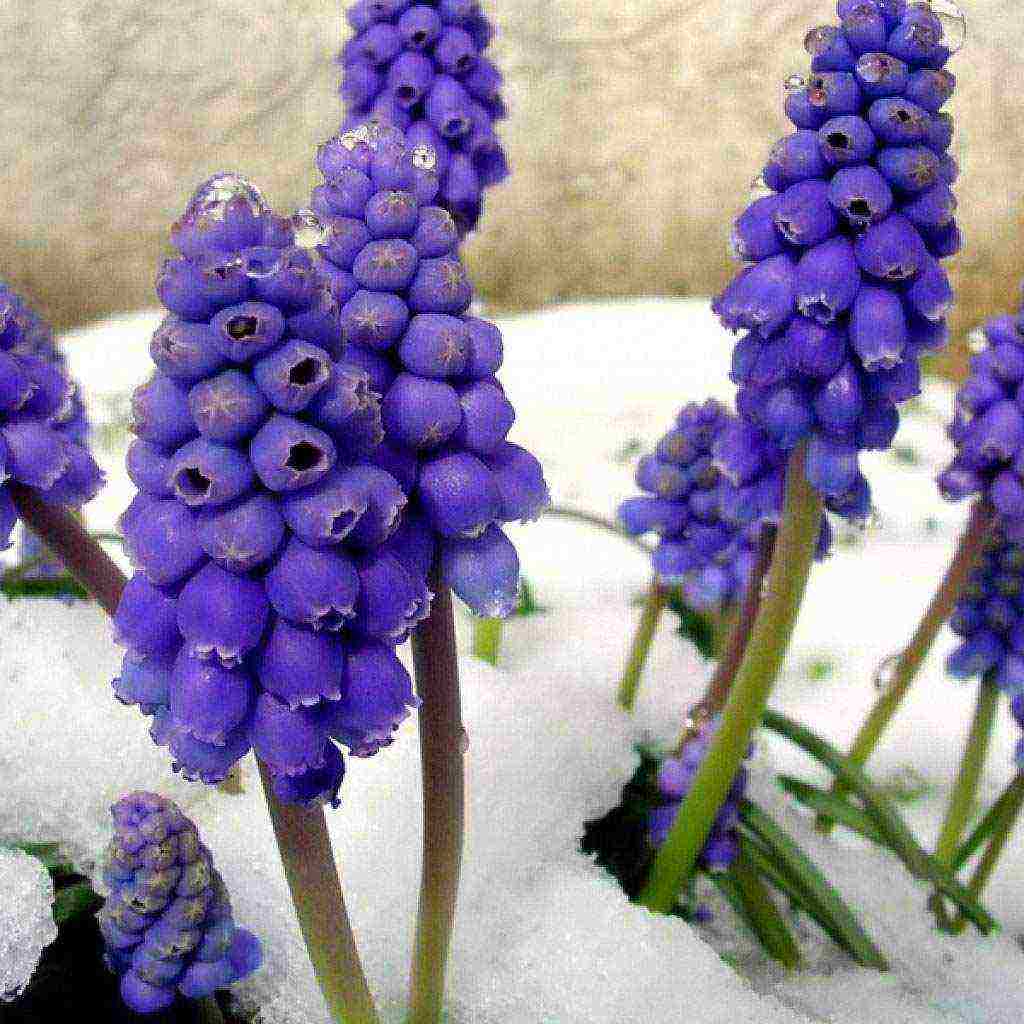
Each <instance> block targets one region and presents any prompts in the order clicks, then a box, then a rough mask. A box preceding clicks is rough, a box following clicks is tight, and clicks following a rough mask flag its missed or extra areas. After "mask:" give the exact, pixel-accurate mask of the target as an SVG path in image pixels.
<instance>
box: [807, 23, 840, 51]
mask: <svg viewBox="0 0 1024 1024" xmlns="http://www.w3.org/2000/svg"><path fill="white" fill-rule="evenodd" d="M838 34H839V29H837V28H836V27H835V26H834V25H819V26H818V27H817V28H812V29H811V31H810V32H808V33H807V35H806V36H804V49H805V50H806V51H807V52H808V53H809V54H810V55H811V56H812V57H819V56H821V54H823V53H825V52H826V51H827V50H828V48H829V47H830V46H831V45H832V44H833V43H834V42H835V40H836V36H837V35H838Z"/></svg>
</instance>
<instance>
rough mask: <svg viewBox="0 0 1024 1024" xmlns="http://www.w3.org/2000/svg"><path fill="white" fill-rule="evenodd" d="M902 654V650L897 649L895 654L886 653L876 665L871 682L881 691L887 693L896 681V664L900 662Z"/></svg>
mask: <svg viewBox="0 0 1024 1024" xmlns="http://www.w3.org/2000/svg"><path fill="white" fill-rule="evenodd" d="M902 654H903V652H902V651H896V652H895V653H894V654H889V655H886V657H884V658H883V659H882V660H881V661H880V662H879V663H878V665H876V666H875V671H874V672H873V673H872V675H871V682H872V683H873V684H874V687H875V689H876V690H877V691H878V692H879V693H887V692H888V691H889V689H890V687H891V686H892V684H893V682H894V681H895V679H896V666H897V665H898V664H899V662H900V658H901V656H902Z"/></svg>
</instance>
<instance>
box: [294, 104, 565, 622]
mask: <svg viewBox="0 0 1024 1024" xmlns="http://www.w3.org/2000/svg"><path fill="white" fill-rule="evenodd" d="M317 163H318V166H319V168H320V171H321V173H322V175H323V178H324V183H323V184H322V185H320V186H318V187H317V188H316V189H315V190H314V192H313V196H312V201H311V205H312V210H311V211H310V213H309V217H310V218H312V219H313V220H314V221H315V222H316V224H317V225H318V230H319V232H320V244H319V245H318V246H317V252H318V253H319V255H320V257H321V258H322V260H323V261H324V267H325V269H326V270H328V271H329V273H330V276H331V281H332V287H333V290H334V295H335V297H336V299H337V301H338V303H339V305H340V307H341V314H340V315H341V332H342V337H343V338H344V340H345V341H346V343H347V345H348V358H349V359H350V360H352V361H353V362H356V363H358V364H359V365H360V366H365V367H366V368H367V372H368V373H369V374H370V378H371V381H372V384H373V387H374V388H375V389H376V390H377V391H379V392H380V393H381V394H382V395H383V398H382V400H381V413H382V423H383V443H382V444H381V445H380V447H379V448H378V449H376V450H375V451H374V452H372V453H371V454H370V455H369V459H370V461H371V462H373V463H375V464H376V465H378V466H380V467H382V468H384V469H386V470H388V471H390V472H391V473H393V474H394V476H395V477H396V478H397V479H398V481H399V482H400V484H401V486H402V488H403V491H404V493H405V495H406V497H407V498H408V501H409V505H408V508H407V509H406V511H405V515H404V518H403V523H402V527H401V528H400V530H399V531H398V534H397V535H396V537H395V538H394V540H393V541H392V543H391V544H390V549H391V550H392V551H393V552H394V555H395V557H397V558H399V559H400V560H404V562H405V563H407V564H413V565H415V566H416V567H417V568H418V570H419V571H420V572H423V571H425V570H426V569H427V568H428V567H429V566H430V565H431V563H432V561H433V560H434V558H435V555H436V558H437V561H438V564H439V566H440V572H441V577H442V579H443V581H444V583H445V584H446V585H447V586H450V587H451V588H452V590H454V592H455V593H456V595H457V596H458V597H459V598H461V599H462V600H463V601H464V602H465V603H466V604H467V605H468V606H469V608H470V609H471V610H472V611H473V612H474V613H476V614H477V615H480V616H483V617H485V618H504V617H506V616H508V615H509V614H511V613H512V612H513V611H514V609H515V607H516V603H517V598H518V592H519V559H518V556H517V555H516V551H515V548H514V547H513V545H512V543H511V542H510V541H509V539H508V537H507V536H506V535H505V533H504V531H503V530H502V525H503V524H505V523H511V522H516V521H526V520H531V519H535V518H537V517H538V516H539V515H540V514H541V513H542V512H543V511H544V509H545V508H546V507H547V505H548V502H549V496H548V489H547V485H546V483H545V481H544V474H543V470H542V469H541V467H540V464H539V463H538V462H537V460H536V459H535V458H534V457H533V456H532V455H531V454H530V453H529V452H527V451H525V450H524V449H523V448H521V447H519V446H518V445H516V444H513V443H512V442H510V441H509V440H508V434H509V431H510V429H511V427H512V425H513V422H514V420H515V411H514V409H513V407H512V405H511V403H510V402H509V399H508V397H507V396H506V394H505V391H504V389H503V388H502V386H501V384H500V382H499V381H498V379H497V377H496V374H497V372H498V370H499V368H500V367H501V363H502V359H503V350H502V339H501V334H500V332H499V331H498V329H497V328H496V327H495V326H494V325H493V324H491V323H489V322H487V321H486V320H482V319H480V318H478V317H474V316H471V315H469V313H468V309H469V306H470V302H471V300H472V295H473V289H472V286H471V284H470V282H469V280H468V278H467V276H466V271H465V268H464V267H463V265H462V263H461V262H460V260H459V257H458V235H457V232H456V231H455V227H454V224H453V222H452V219H451V217H450V216H449V214H448V213H447V212H446V211H445V210H444V209H442V208H441V207H440V206H438V205H435V203H436V200H437V198H438V187H439V167H440V165H439V163H438V156H437V150H436V149H434V148H433V147H432V146H431V145H428V144H426V143H421V142H415V141H414V139H413V138H411V137H407V136H405V135H403V133H402V132H401V131H400V130H398V129H397V128H394V127H388V126H382V125H380V124H377V123H370V124H367V125H363V126H361V127H359V128H357V129H355V130H352V131H348V132H344V133H342V134H341V135H338V136H335V137H334V138H332V139H330V140H328V141H327V142H326V143H324V144H323V145H322V146H321V147H320V151H319V154H318V160H317Z"/></svg>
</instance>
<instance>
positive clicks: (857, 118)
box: [715, 0, 961, 518]
mask: <svg viewBox="0 0 1024 1024" xmlns="http://www.w3.org/2000/svg"><path fill="white" fill-rule="evenodd" d="M838 6H839V16H840V18H841V24H840V25H838V26H834V25H829V26H823V27H820V28H816V29H813V30H812V31H811V32H810V33H808V35H807V39H806V46H807V49H808V51H809V52H810V54H811V57H812V63H811V73H810V75H809V76H808V77H807V78H805V79H804V78H801V79H796V78H794V79H791V80H790V82H788V83H787V86H788V87H789V88H790V92H789V95H788V96H787V99H786V113H787V115H788V117H789V119H790V120H791V121H792V123H793V125H794V126H795V129H796V130H795V131H794V132H793V133H792V134H790V135H787V136H786V137H785V138H783V139H782V140H781V141H780V142H779V143H778V144H777V145H776V146H775V147H774V148H773V150H772V152H771V156H770V158H769V161H768V164H767V166H766V167H765V169H764V172H763V177H762V181H763V184H764V186H765V192H766V194H765V195H763V196H762V197H761V198H758V199H755V200H754V202H752V203H751V204H750V206H749V207H748V208H747V210H746V211H745V212H744V213H743V214H742V215H741V216H740V218H739V219H738V220H737V221H736V223H735V226H734V229H733V236H732V245H733V250H734V253H735V255H736V256H737V257H738V258H739V259H741V260H742V261H743V262H744V263H746V264H747V266H746V267H745V268H744V269H743V271H742V272H741V273H740V274H739V275H738V276H737V277H736V278H735V280H734V281H733V282H732V284H730V285H729V287H728V288H727V289H726V290H725V291H724V293H723V294H722V295H721V296H720V297H719V298H718V299H717V300H716V303H715V309H716V311H717V312H718V313H719V315H720V316H721V319H722V321H723V323H724V324H725V325H726V326H727V327H729V328H731V329H733V330H736V331H743V332H745V333H744V335H743V337H742V338H741V339H740V341H739V343H738V344H737V346H736V349H735V352H734V355H733V370H732V376H733V379H734V381H735V382H736V383H737V384H738V385H739V388H740V390H739V394H738V396H737V409H738V410H739V412H740V414H741V416H742V417H743V418H744V420H745V421H747V422H748V423H749V424H751V425H752V426H753V427H756V428H757V429H758V430H759V431H761V432H763V434H764V435H765V436H766V437H767V438H768V439H769V440H770V441H771V442H772V443H774V444H776V445H778V446H779V447H781V448H782V449H784V450H790V449H792V448H793V447H794V446H795V445H796V444H797V443H798V442H800V441H802V440H805V439H806V440H807V442H808V451H807V475H808V479H809V480H810V481H811V483H812V485H813V486H814V488H815V489H816V490H817V491H818V492H819V494H821V495H822V497H823V498H824V499H825V501H826V506H827V507H828V508H829V509H830V510H831V511H833V512H836V513H838V514H839V515H842V516H845V517H849V518H859V517H864V516H865V515H866V514H867V513H868V511H869V509H870V489H869V486H868V483H867V480H866V479H865V477H864V475H863V474H862V472H861V470H860V466H859V453H860V452H861V451H865V450H884V449H886V448H888V447H889V446H890V444H891V443H892V439H893V436H894V435H895V433H896V429H897V427H898V425H899V415H898V406H899V404H900V403H901V402H904V401H906V400H907V399H909V398H912V397H913V396H915V395H917V394H918V392H919V391H920V379H921V372H920V366H919V360H920V358H921V356H923V355H925V354H927V353H929V352H933V351H935V350H936V349H938V348H940V347H941V346H942V345H944V344H945V342H946V338H947V329H946V315H947V313H948V312H949V309H950V306H951V304H952V301H953V293H952V290H951V288H950V284H949V280H948V277H947V275H946V272H945V270H944V269H943V267H942V264H941V261H942V260H943V259H944V258H945V257H947V256H951V255H953V254H954V253H956V252H957V251H958V250H959V248H960V244H961V239H960V232H959V229H958V228H957V224H956V220H955V211H956V199H955V197H954V195H953V192H952V186H953V184H954V182H955V181H956V178H957V174H958V168H957V163H956V161H955V160H954V159H953V158H952V157H951V156H950V155H949V152H948V151H949V146H950V143H951V141H952V138H953V122H952V119H951V118H950V116H949V115H948V114H947V113H944V112H943V111H942V107H943V106H944V105H945V104H946V102H947V101H948V100H949V99H950V97H951V96H952V95H953V90H954V86H955V79H954V78H953V76H952V75H951V74H950V73H949V72H948V71H947V70H946V69H945V65H946V63H947V61H948V60H949V58H950V56H951V49H950V46H949V45H947V44H948V43H949V42H950V40H948V39H947V37H946V35H945V29H944V23H943V21H942V20H941V19H940V17H939V15H938V14H936V13H934V12H933V11H932V9H931V5H930V4H928V3H926V2H921V3H906V2H903V0H895V2H890V0H885V2H883V0H841V2H840V3H839V5H838ZM738 454H744V453H743V452H742V451H740V452H739V453H738ZM750 461H751V464H752V465H754V466H756V464H757V463H756V460H750ZM722 465H723V470H724V471H725V472H727V473H731V474H732V475H733V476H734V477H736V478H738V479H742V475H743V469H742V466H741V465H739V464H737V465H733V466H730V465H729V464H728V463H727V462H723V464H722Z"/></svg>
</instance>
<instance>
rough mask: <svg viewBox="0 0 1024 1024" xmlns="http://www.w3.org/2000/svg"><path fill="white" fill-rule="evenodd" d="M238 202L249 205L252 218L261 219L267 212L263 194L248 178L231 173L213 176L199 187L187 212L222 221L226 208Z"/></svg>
mask: <svg viewBox="0 0 1024 1024" xmlns="http://www.w3.org/2000/svg"><path fill="white" fill-rule="evenodd" d="M238 200H242V201H244V202H246V203H247V204H248V205H249V209H250V210H251V211H252V214H253V216H254V217H262V216H263V215H264V214H265V213H266V212H267V202H266V200H265V199H264V198H263V193H262V192H260V190H259V189H258V188H257V187H256V186H255V185H254V184H253V183H252V182H251V181H250V180H249V179H248V178H244V177H242V175H241V174H234V173H231V172H226V173H223V174H215V175H214V176H213V177H212V178H210V179H209V180H208V181H206V182H204V183H203V184H202V185H200V186H199V188H197V189H196V191H195V193H194V194H193V196H192V199H191V200H190V201H189V204H188V212H189V213H193V214H195V215H197V216H203V217H207V218H212V219H215V220H223V219H224V216H225V214H226V213H227V209H228V206H229V205H230V204H231V203H234V202H237V201H238Z"/></svg>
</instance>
